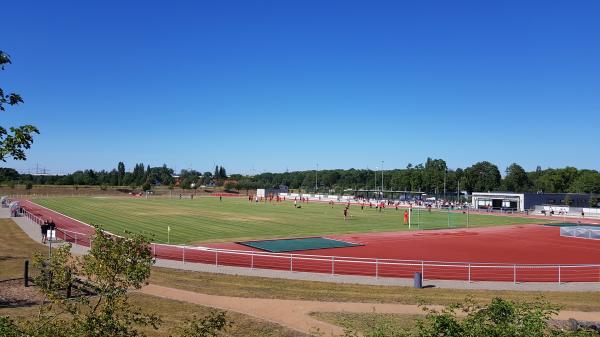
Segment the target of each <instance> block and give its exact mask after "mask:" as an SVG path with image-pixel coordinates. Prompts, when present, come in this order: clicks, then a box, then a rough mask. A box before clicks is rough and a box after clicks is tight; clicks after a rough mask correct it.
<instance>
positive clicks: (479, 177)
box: [465, 161, 501, 192]
mask: <svg viewBox="0 0 600 337" xmlns="http://www.w3.org/2000/svg"><path fill="white" fill-rule="evenodd" d="M465 178H466V184H467V186H466V187H467V190H468V191H469V192H487V191H493V190H495V189H497V188H498V187H499V186H500V179H501V177H500V171H499V170H498V166H496V165H494V164H492V163H490V162H488V161H482V162H479V163H476V164H474V165H473V166H470V167H467V168H466V169H465Z"/></svg>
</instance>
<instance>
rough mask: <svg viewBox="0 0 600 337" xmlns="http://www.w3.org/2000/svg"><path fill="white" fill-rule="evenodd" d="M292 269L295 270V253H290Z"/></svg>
mask: <svg viewBox="0 0 600 337" xmlns="http://www.w3.org/2000/svg"><path fill="white" fill-rule="evenodd" d="M290 271H294V254H290Z"/></svg>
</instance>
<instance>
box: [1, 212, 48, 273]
mask: <svg viewBox="0 0 600 337" xmlns="http://www.w3.org/2000/svg"><path fill="white" fill-rule="evenodd" d="M40 238H41V235H40ZM45 251H47V248H46V247H45V246H44V245H42V244H41V243H38V242H35V241H32V240H31V239H30V238H29V237H28V236H27V234H25V233H24V232H23V231H22V230H21V229H20V228H19V227H18V226H17V225H16V224H15V223H14V222H13V221H12V220H10V219H0V280H8V279H14V278H22V277H23V264H24V262H25V260H28V259H29V260H31V257H32V256H33V253H34V252H45Z"/></svg>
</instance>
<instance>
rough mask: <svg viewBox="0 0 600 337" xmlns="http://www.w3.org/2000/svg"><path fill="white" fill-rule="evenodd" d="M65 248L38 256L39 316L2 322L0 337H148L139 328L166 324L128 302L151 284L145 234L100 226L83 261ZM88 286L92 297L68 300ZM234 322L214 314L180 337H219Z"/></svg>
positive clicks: (1, 319) (194, 322) (193, 323)
mask: <svg viewBox="0 0 600 337" xmlns="http://www.w3.org/2000/svg"><path fill="white" fill-rule="evenodd" d="M70 249H71V246H70V245H69V244H65V245H63V246H60V247H59V248H56V249H54V250H53V252H52V255H51V256H50V257H47V256H45V255H42V254H36V255H35V257H34V266H35V267H36V268H37V269H39V271H40V272H39V274H38V276H36V278H35V281H34V283H35V284H36V286H37V287H38V288H39V290H40V291H41V293H42V294H43V295H44V300H43V302H42V304H41V305H40V308H39V313H38V315H37V317H31V318H30V319H28V320H25V321H13V320H11V319H10V318H7V317H0V336H15V337H17V336H18V337H25V336H36V337H37V336H40V337H51V336H52V337H103V336H117V337H118V336H121V337H126V336H145V334H144V333H143V332H141V331H140V330H139V328H140V327H145V326H150V327H153V328H154V329H157V328H158V327H159V326H160V324H161V323H162V320H161V318H160V317H159V316H158V315H157V314H154V313H148V312H147V311H148V310H147V309H146V310H143V309H142V308H139V307H137V306H135V305H133V304H131V303H130V301H129V295H128V294H129V291H131V290H134V289H140V288H141V287H142V286H143V285H145V284H147V280H148V279H149V277H150V270H151V269H150V267H151V266H152V264H153V263H154V258H153V256H152V253H151V251H150V245H149V242H148V240H147V239H146V238H144V237H143V236H141V235H137V234H131V233H128V234H127V237H115V236H112V235H110V234H108V233H105V232H103V231H102V230H101V229H100V228H99V227H96V230H95V235H94V237H93V240H92V243H91V247H90V251H89V252H88V254H86V255H84V256H82V257H75V256H73V255H72V254H71V252H70ZM73 284H85V287H87V288H91V289H92V291H93V293H94V294H93V296H84V295H80V296H75V297H70V298H69V297H67V292H66V289H68V288H69V286H71V285H73ZM229 324H230V322H229V321H228V320H227V319H226V316H225V313H224V312H221V311H216V312H213V313H211V315H209V316H207V317H206V318H200V319H198V318H196V317H194V318H193V319H192V320H190V321H189V323H188V324H187V326H186V327H185V328H184V329H182V330H181V331H178V332H176V333H177V335H180V336H216V333H217V332H219V331H222V330H224V329H225V328H227V326H229Z"/></svg>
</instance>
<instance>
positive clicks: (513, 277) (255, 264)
mask: <svg viewBox="0 0 600 337" xmlns="http://www.w3.org/2000/svg"><path fill="white" fill-rule="evenodd" d="M23 215H24V216H26V217H28V218H29V219H30V220H31V221H33V222H34V223H37V224H42V223H43V222H44V220H43V219H42V218H40V217H38V216H36V215H34V214H32V213H30V212H28V211H24V213H23ZM113 235H114V234H113ZM92 236H93V234H91V233H82V232H77V231H72V230H68V229H65V228H60V227H59V228H57V238H58V239H61V240H64V241H66V242H71V243H73V244H77V245H82V246H88V247H89V246H90V244H91V239H92ZM150 246H151V247H150V249H151V250H152V254H153V256H154V257H155V258H157V259H165V260H173V261H179V262H181V263H183V264H185V263H204V264H213V265H215V266H217V267H219V266H237V267H245V268H250V269H275V270H286V271H290V272H316V273H325V274H330V275H331V276H335V275H355V276H370V277H375V278H382V277H393V278H410V277H412V276H413V275H414V273H416V272H420V273H421V275H422V277H423V279H440V280H461V281H468V282H474V281H506V282H513V283H515V284H516V283H523V282H536V281H538V282H558V283H564V282H600V264H560V265H558V264H508V263H485V262H447V261H426V260H399V259H382V258H361V257H344V256H327V255H312V254H295V253H271V252H263V251H251V250H232V249H219V248H211V247H195V246H185V245H171V244H163V243H151V245H150Z"/></svg>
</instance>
